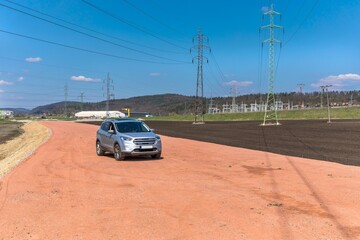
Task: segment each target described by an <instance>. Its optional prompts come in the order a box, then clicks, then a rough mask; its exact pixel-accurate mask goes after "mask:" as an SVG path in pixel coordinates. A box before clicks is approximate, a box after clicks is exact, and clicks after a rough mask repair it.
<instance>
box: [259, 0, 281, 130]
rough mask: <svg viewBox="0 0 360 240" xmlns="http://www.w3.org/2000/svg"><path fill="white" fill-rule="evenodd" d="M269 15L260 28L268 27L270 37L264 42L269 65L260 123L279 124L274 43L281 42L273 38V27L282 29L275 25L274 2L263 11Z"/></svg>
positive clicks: (276, 13)
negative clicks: (262, 119) (266, 90)
mask: <svg viewBox="0 0 360 240" xmlns="http://www.w3.org/2000/svg"><path fill="white" fill-rule="evenodd" d="M263 14H264V15H267V16H269V17H270V23H269V25H266V26H262V27H261V29H269V31H270V37H269V39H267V40H265V41H264V43H268V44H269V66H268V94H267V98H266V105H265V114H264V122H263V123H262V124H261V125H274V124H275V125H280V123H279V122H278V117H277V107H276V99H275V93H274V82H275V70H274V66H275V46H274V45H275V43H281V42H280V40H278V39H275V29H282V28H283V27H282V26H278V25H275V23H274V16H275V15H280V13H278V12H275V11H274V4H271V6H270V9H269V11H267V12H265V13H263Z"/></svg>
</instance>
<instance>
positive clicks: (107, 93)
mask: <svg viewBox="0 0 360 240" xmlns="http://www.w3.org/2000/svg"><path fill="white" fill-rule="evenodd" d="M113 83H114V82H113V80H112V79H110V74H109V73H108V74H107V77H106V79H105V80H104V84H105V87H106V89H105V96H106V107H105V111H106V117H107V118H108V117H109V101H110V98H111V97H114V96H115V95H114V94H113V93H112V92H111V90H110V89H111V88H112V89H113V90H114V86H113Z"/></svg>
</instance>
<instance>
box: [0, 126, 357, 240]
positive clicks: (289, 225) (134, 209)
mask: <svg viewBox="0 0 360 240" xmlns="http://www.w3.org/2000/svg"><path fill="white" fill-rule="evenodd" d="M43 124H44V125H46V126H47V127H49V128H50V129H51V130H52V131H53V136H52V138H51V139H50V140H49V141H48V142H47V143H46V144H44V145H42V146H41V147H40V148H39V149H38V150H37V151H36V152H35V154H34V155H33V156H31V157H30V158H29V159H28V161H26V162H24V163H23V164H21V165H20V166H19V167H17V168H16V169H15V170H14V171H12V172H11V173H10V174H8V175H6V177H5V178H4V179H3V180H2V182H1V183H0V188H1V190H0V239H237V240H238V239H301V240H303V239H324V240H325V239H360V214H359V212H360V201H359V200H360V168H359V167H353V166H345V165H340V164H337V163H329V162H323V161H315V160H311V161H310V160H308V159H302V158H296V157H288V156H283V155H277V154H272V153H266V152H261V151H255V150H247V149H242V148H235V147H228V146H223V145H218V144H213V143H204V142H198V141H193V140H186V139H178V138H171V137H163V144H164V155H163V159H161V160H151V159H147V158H134V159H129V160H127V161H120V162H117V161H115V160H114V159H113V157H112V156H104V157H98V156H96V155H95V133H96V130H97V127H96V126H92V125H85V124H77V123H69V122H44V123H43Z"/></svg>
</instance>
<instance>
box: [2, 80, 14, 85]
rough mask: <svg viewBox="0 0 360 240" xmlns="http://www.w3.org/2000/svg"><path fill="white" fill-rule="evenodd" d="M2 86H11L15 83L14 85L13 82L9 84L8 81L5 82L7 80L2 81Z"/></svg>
mask: <svg viewBox="0 0 360 240" xmlns="http://www.w3.org/2000/svg"><path fill="white" fill-rule="evenodd" d="M0 85H7V86H10V85H14V83H12V82H7V81H5V80H0Z"/></svg>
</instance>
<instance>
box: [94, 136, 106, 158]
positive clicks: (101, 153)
mask: <svg viewBox="0 0 360 240" xmlns="http://www.w3.org/2000/svg"><path fill="white" fill-rule="evenodd" d="M104 153H105V152H104V150H102V148H101V145H100V141H99V140H97V141H96V155H98V156H104Z"/></svg>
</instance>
